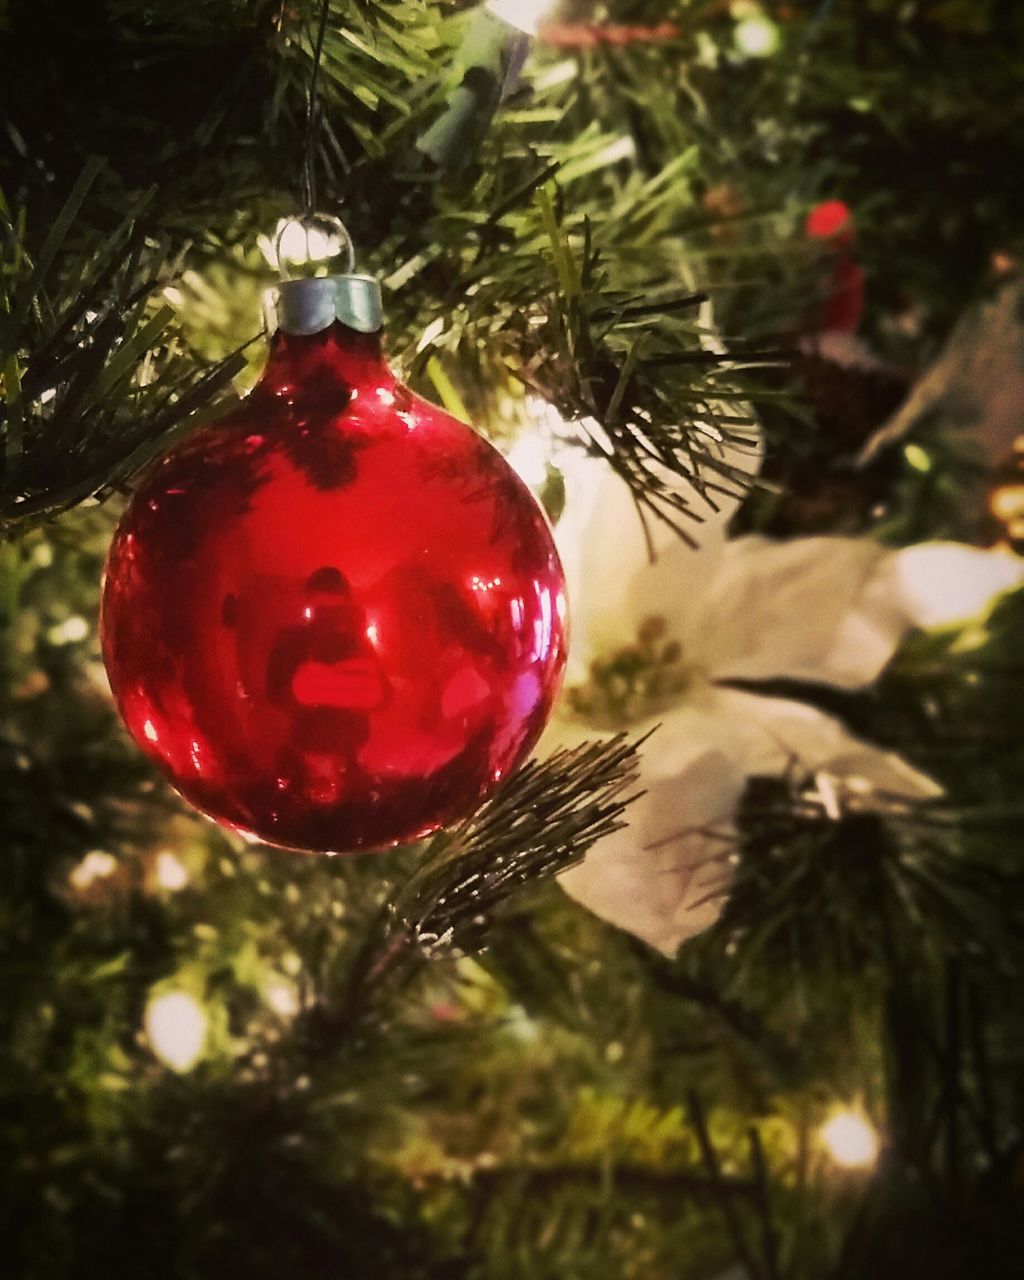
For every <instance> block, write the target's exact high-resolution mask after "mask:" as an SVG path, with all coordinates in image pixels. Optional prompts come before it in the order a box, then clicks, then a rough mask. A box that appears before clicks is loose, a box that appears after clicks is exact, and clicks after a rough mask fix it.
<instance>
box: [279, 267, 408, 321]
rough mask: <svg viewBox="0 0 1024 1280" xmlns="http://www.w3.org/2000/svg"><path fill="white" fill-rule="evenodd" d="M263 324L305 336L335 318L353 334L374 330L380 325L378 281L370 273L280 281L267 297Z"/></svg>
mask: <svg viewBox="0 0 1024 1280" xmlns="http://www.w3.org/2000/svg"><path fill="white" fill-rule="evenodd" d="M267 313H268V314H267V327H268V328H269V329H271V330H275V329H280V330H282V331H283V332H284V333H294V334H301V335H307V336H308V335H309V334H313V333H320V332H322V330H324V329H329V328H330V327H331V325H332V324H334V323H335V321H338V322H339V323H341V324H343V325H347V326H348V328H349V329H355V330H356V332H357V333H376V332H377V331H378V330H379V329H380V328H381V326H382V325H383V324H384V306H383V301H382V299H381V292H380V284H379V283H378V282H377V280H375V279H374V277H373V276H363V275H355V274H352V275H342V276H310V277H305V278H302V279H298V280H282V281H281V282H280V284H278V285H277V286H276V288H275V289H273V290H270V296H269V297H268V299H267Z"/></svg>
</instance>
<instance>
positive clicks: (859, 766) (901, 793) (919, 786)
mask: <svg viewBox="0 0 1024 1280" xmlns="http://www.w3.org/2000/svg"><path fill="white" fill-rule="evenodd" d="M709 702H710V704H711V705H713V706H714V708H715V710H716V711H717V718H718V720H719V726H718V734H719V735H724V734H727V735H728V738H729V740H730V742H731V743H732V749H733V755H734V759H735V760H736V761H737V762H738V763H739V764H740V766H741V767H742V769H743V771H744V772H745V773H746V774H748V775H753V774H763V775H766V776H769V777H775V776H779V775H781V774H783V773H785V771H786V770H787V769H789V768H791V767H796V768H798V769H805V770H806V771H807V772H809V773H815V772H819V771H823V772H827V773H828V774H830V775H831V776H832V777H833V778H836V779H838V780H840V781H841V782H845V783H848V784H853V785H854V786H855V787H856V789H857V791H858V793H859V795H860V797H861V799H862V802H867V803H868V804H869V800H868V797H870V794H871V793H872V792H877V793H878V794H879V795H880V796H890V797H896V798H899V799H904V800H928V799H934V798H935V797H937V796H940V795H941V794H942V788H941V787H940V786H939V785H938V783H937V782H935V781H934V779H932V778H929V777H928V775H927V774H925V773H922V772H921V771H920V770H919V769H915V768H914V767H913V765H911V764H909V763H908V762H907V761H906V760H904V759H903V757H902V756H901V755H899V754H897V753H896V752H895V751H886V750H884V749H883V748H881V747H875V746H872V745H871V743H869V742H864V741H863V740H862V739H861V738H857V737H855V736H854V735H853V734H852V733H850V732H849V731H848V730H847V729H845V728H844V727H843V725H841V724H840V723H839V721H838V720H836V719H835V718H834V717H832V716H829V715H826V714H825V713H824V712H823V711H818V710H817V709H816V708H815V707H809V706H806V705H805V704H804V703H802V702H794V701H792V700H791V699H789V698H767V697H763V696H762V695H761V694H756V693H746V692H743V691H741V690H737V689H716V690H714V692H713V694H712V696H711V698H710V699H709ZM869 807H870V806H869Z"/></svg>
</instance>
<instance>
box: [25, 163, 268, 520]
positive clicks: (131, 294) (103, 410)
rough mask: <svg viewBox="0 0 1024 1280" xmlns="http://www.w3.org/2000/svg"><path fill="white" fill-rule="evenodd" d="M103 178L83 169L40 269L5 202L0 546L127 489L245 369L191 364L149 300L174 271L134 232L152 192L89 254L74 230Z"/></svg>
mask: <svg viewBox="0 0 1024 1280" xmlns="http://www.w3.org/2000/svg"><path fill="white" fill-rule="evenodd" d="M101 168H102V166H101V164H100V163H99V162H92V163H90V164H89V165H87V166H86V168H85V170H84V171H83V173H82V175H81V178H80V180H79V182H78V184H77V185H76V187H75V189H74V190H73V191H72V193H71V195H70V197H69V198H68V201H67V202H66V204H65V206H64V209H63V211H62V213H61V214H60V216H59V217H58V218H57V219H56V221H55V223H54V224H53V226H52V228H51V230H50V232H49V234H48V236H47V238H46V240H45V242H44V243H43V245H42V247H41V249H40V250H39V253H38V255H37V256H36V257H34V258H33V255H32V253H31V251H30V248H29V243H28V236H27V235H26V232H25V218H24V215H23V214H16V213H14V212H12V211H11V210H10V209H9V207H8V206H7V204H6V203H5V202H4V200H3V196H2V194H0V237H2V238H3V240H4V242H5V244H6V247H7V253H6V254H5V260H6V262H7V263H8V264H9V265H8V267H7V269H6V270H5V272H4V275H3V277H2V281H0V285H2V290H3V293H2V304H3V312H2V315H0V369H2V371H3V382H2V395H3V399H2V401H0V447H2V453H0V534H11V533H13V532H15V531H17V530H20V529H23V528H25V527H27V526H28V525H29V524H30V523H31V522H33V521H35V520H38V519H40V518H44V517H48V516H52V515H55V514H57V513H59V512H61V511H65V510H67V509H69V508H70V507H72V506H74V505H76V504H77V503H80V502H82V501H84V500H85V499H87V498H90V497H93V496H95V495H97V494H101V493H104V492H107V491H109V490H110V489H112V488H114V487H117V486H118V485H120V484H122V483H124V482H125V481H126V480H127V479H129V478H130V476H131V475H132V474H133V473H134V472H135V471H137V470H138V469H139V468H140V467H141V466H142V465H144V463H145V462H147V461H148V460H149V459H150V458H151V457H152V456H154V454H155V453H156V452H157V451H158V450H159V449H160V448H161V447H162V446H163V445H164V444H165V443H166V442H167V440H168V439H169V438H170V437H171V435H172V434H173V433H174V432H175V431H177V430H179V429H180V428H181V427H183V426H184V425H185V424H186V423H189V422H194V421H195V419H196V415H197V414H198V412H199V411H200V410H201V409H204V408H207V407H209V406H210V405H211V404H212V403H213V402H214V401H216V399H217V398H218V397H219V396H220V395H222V393H223V392H224V391H225V390H226V389H227V388H228V386H229V384H230V381H231V379H232V378H233V377H234V375H235V374H236V373H237V372H238V371H239V370H240V369H241V367H242V365H243V363H244V362H243V360H242V357H241V355H240V354H235V355H233V356H230V357H228V358H227V359H225V360H222V361H220V362H218V363H216V364H213V365H210V366H204V365H202V364H200V363H198V362H197V361H196V360H195V359H194V358H193V357H192V356H191V354H190V353H188V352H187V350H186V349H185V347H184V345H183V343H182V341H181V339H180V337H179V336H178V335H177V333H176V332H175V331H174V329H173V327H172V326H171V317H172V314H173V313H172V312H171V310H170V308H168V307H165V306H160V305H158V304H157V302H156V301H155V300H154V295H155V294H156V292H157V290H158V289H160V288H162V287H163V285H164V284H165V283H166V281H167V279H168V276H169V269H170V263H169V259H168V255H167V251H166V248H164V247H162V246H160V245H159V244H156V243H154V242H153V241H152V240H151V239H150V237H149V236H148V235H147V233H146V232H145V230H144V228H143V226H142V225H141V222H140V219H141V217H142V215H143V214H146V215H151V213H152V209H151V207H150V206H151V204H152V193H149V194H148V195H146V196H143V197H141V198H140V199H139V200H137V201H135V202H134V204H133V207H132V208H131V210H130V212H129V214H128V216H126V217H125V218H124V220H123V221H122V222H121V224H120V226H118V227H117V228H116V229H115V230H114V231H113V232H111V233H109V234H108V236H107V237H106V241H105V243H101V244H100V245H98V246H96V245H92V246H89V244H88V242H87V244H86V247H85V248H84V249H83V246H82V244H81V242H80V240H79V238H78V237H77V236H76V235H75V227H76V226H77V224H78V222H79V219H80V216H81V210H82V206H83V204H84V202H85V199H86V197H87V195H88V193H89V189H90V188H91V187H92V185H93V183H94V181H95V179H96V178H97V176H98V175H99V173H100V171H101Z"/></svg>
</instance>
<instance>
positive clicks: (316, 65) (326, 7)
mask: <svg viewBox="0 0 1024 1280" xmlns="http://www.w3.org/2000/svg"><path fill="white" fill-rule="evenodd" d="M330 11H331V0H323V5H322V6H321V9H320V23H319V26H318V27H317V33H316V40H315V42H314V44H313V74H312V76H311V77H310V81H309V97H308V99H307V106H306V137H305V146H304V155H303V160H302V212H303V215H304V217H306V218H312V216H313V214H314V213H315V212H316V142H317V134H318V132H319V124H320V99H319V88H320V63H321V62H322V61H323V54H324V37H325V36H326V34H327V19H328V17H329V16H330Z"/></svg>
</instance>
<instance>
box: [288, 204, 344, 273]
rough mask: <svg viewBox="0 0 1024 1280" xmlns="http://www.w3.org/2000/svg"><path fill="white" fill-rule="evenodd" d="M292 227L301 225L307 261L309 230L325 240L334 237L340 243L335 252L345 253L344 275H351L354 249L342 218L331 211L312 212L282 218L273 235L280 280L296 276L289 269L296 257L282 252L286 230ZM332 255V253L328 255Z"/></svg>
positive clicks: (308, 257) (308, 254)
mask: <svg viewBox="0 0 1024 1280" xmlns="http://www.w3.org/2000/svg"><path fill="white" fill-rule="evenodd" d="M292 227H301V228H302V231H303V233H304V234H305V238H306V259H305V260H306V261H307V262H309V261H310V260H311V258H310V248H309V236H310V232H311V231H315V232H317V233H318V234H319V235H322V236H323V237H324V238H325V240H327V239H329V238H330V237H334V238H335V239H337V240H338V241H339V242H340V243H339V246H338V250H337V252H341V251H344V254H345V271H344V274H345V275H351V274H352V272H353V271H354V270H355V266H356V249H355V245H354V244H353V242H352V237H351V235H350V234H349V230H348V228H347V227H346V226H345V224H344V223H343V222H342V220H341V219H340V218H339V217H337V216H336V215H335V214H333V213H312V214H298V213H296V214H292V216H291V217H289V218H283V219H282V220H281V222H280V224H279V226H278V228H277V235H276V236H275V237H274V257H275V259H276V260H277V270H278V274H279V275H280V277H281V279H282V280H294V279H296V276H295V275H294V274H293V273H292V272H291V271H290V270H289V265H288V264H289V263H290V262H294V261H296V260H297V259H295V258H291V257H286V256H285V255H284V253H283V249H284V239H285V236H286V235H287V233H288V231H289V230H290V229H291V228H292ZM329 256H331V257H333V256H334V255H333V254H331V255H329Z"/></svg>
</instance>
